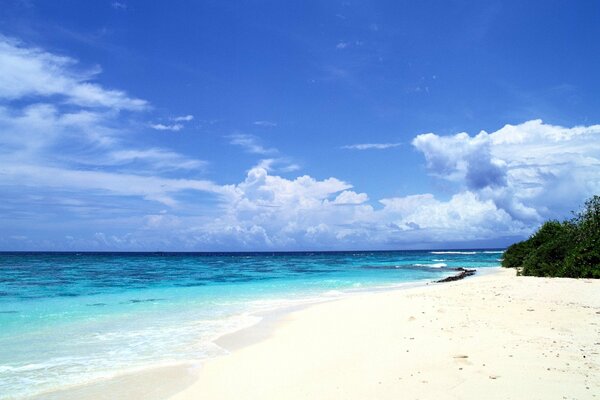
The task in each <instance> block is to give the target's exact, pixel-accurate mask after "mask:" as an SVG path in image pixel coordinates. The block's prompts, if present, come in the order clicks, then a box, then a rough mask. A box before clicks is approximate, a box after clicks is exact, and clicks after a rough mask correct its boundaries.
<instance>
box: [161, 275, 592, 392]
mask: <svg viewBox="0 0 600 400" xmlns="http://www.w3.org/2000/svg"><path fill="white" fill-rule="evenodd" d="M495 269H496V268H495ZM495 272H497V273H493V272H492V271H489V272H486V273H484V274H481V275H478V276H477V277H476V278H475V279H463V280H461V281H458V282H448V283H444V284H431V285H424V286H422V287H418V288H412V289H410V290H390V291H382V292H375V293H362V294H358V295H356V296H348V297H344V298H341V299H336V300H333V301H326V302H323V303H319V304H312V305H307V306H305V307H301V308H300V309H296V310H288V311H290V312H287V313H285V312H284V313H281V315H279V316H271V319H270V320H268V321H266V322H265V323H264V324H262V321H261V322H258V323H257V324H255V325H253V326H252V327H250V328H246V329H244V330H242V331H238V332H234V333H233V334H229V335H225V336H229V343H228V344H227V345H226V346H225V347H229V349H230V351H231V353H230V354H228V355H225V356H220V357H217V358H213V359H210V360H207V361H206V362H205V364H204V365H203V367H202V368H201V369H200V370H199V371H198V374H197V377H196V381H195V382H194V383H192V384H191V385H190V386H188V387H187V388H185V389H183V390H182V391H181V392H179V393H178V394H175V395H174V396H172V397H169V398H170V399H173V400H186V399H193V398H211V399H229V398H231V399H233V398H247V399H252V398H256V399H259V398H260V399H270V398H272V399H276V398H288V399H296V398H340V399H341V398H344V399H360V398H363V399H364V398H382V399H385V398H401V397H407V396H408V397H407V398H441V399H445V398H448V399H456V398H460V399H462V398H465V399H471V398H472V399H475V398H482V397H481V395H482V394H489V393H488V391H492V392H491V393H492V396H491V397H489V398H498V399H500V398H503V399H504V398H514V399H519V398H524V397H523V396H525V398H540V399H542V398H543V399H553V398H556V399H562V398H563V397H562V396H563V395H564V396H567V398H579V399H581V398H584V399H585V398H590V399H591V398H596V397H594V396H593V393H595V392H599V393H600V384H598V383H596V382H594V379H593V377H594V376H596V377H597V376H600V360H599V357H598V353H599V352H600V330H598V323H600V316H598V314H600V296H596V295H595V293H597V290H598V289H600V285H599V284H600V282H595V281H591V280H568V279H566V280H557V279H548V278H528V277H516V276H514V275H515V271H514V270H506V269H501V268H497V271H495ZM492 292H493V293H492ZM557 293H560V294H561V296H560V297H558V296H556V294H557ZM535 295H537V297H536V296H535ZM531 296H534V297H531ZM399 306H400V308H398V307H399ZM408 306H410V307H408ZM544 307H552V308H550V309H548V310H544ZM407 308H409V309H408V310H407ZM509 308H510V309H513V310H512V311H513V312H509V311H507V309H509ZM411 310H412V311H411ZM419 310H420V311H419ZM499 311H500V312H499ZM536 311H538V312H537V313H536ZM596 312H597V313H596ZM420 313H422V314H421V316H419V314H420ZM395 314H399V315H395ZM408 314H414V315H408ZM400 315H401V316H403V317H404V318H402V317H400ZM423 315H431V317H429V320H423V321H422V322H421V323H422V325H418V323H415V322H417V321H421V320H422V316H423ZM582 316H584V318H581V317H582ZM532 317H535V318H532ZM557 317H560V319H559V320H556V318H557ZM494 325H496V326H497V329H494ZM544 325H545V328H547V330H544V329H543V328H542V327H544ZM540 330H541V331H543V334H541V332H540ZM557 332H558V333H557ZM567 332H568V333H567ZM594 335H595V340H592V339H590V337H594ZM549 337H554V338H553V339H552V340H550V338H549ZM249 338H253V339H249ZM220 339H222V338H219V339H218V340H220ZM534 339H535V340H534ZM442 342H443V343H442ZM594 343H596V344H594ZM221 344H225V343H224V342H221ZM582 351H584V352H586V353H587V358H583V357H581V355H580V354H577V353H579V352H582ZM555 352H556V354H557V355H555ZM550 353H551V354H552V356H553V357H554V358H550V356H549V354H550ZM560 353H562V356H561V355H560ZM390 355H394V356H395V358H390ZM565 360H567V361H565ZM544 364H545V366H544V367H542V365H544ZM367 366H368V368H367ZM517 389H518V390H517ZM523 390H525V392H523ZM523 393H527V395H524V394H523ZM559 393H561V395H560V396H558V394H559ZM399 396H400V397H399ZM494 396H497V397H494ZM536 396H538V397H536Z"/></svg>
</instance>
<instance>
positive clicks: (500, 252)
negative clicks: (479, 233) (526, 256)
mask: <svg viewBox="0 0 600 400" xmlns="http://www.w3.org/2000/svg"><path fill="white" fill-rule="evenodd" d="M482 253H483V254H504V250H494V251H491V250H490V251H482Z"/></svg>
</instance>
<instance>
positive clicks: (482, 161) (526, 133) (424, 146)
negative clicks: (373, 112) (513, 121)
mask: <svg viewBox="0 0 600 400" xmlns="http://www.w3.org/2000/svg"><path fill="white" fill-rule="evenodd" d="M413 145H414V146H415V147H416V148H417V149H418V150H420V151H421V152H423V154H424V155H425V159H426V161H427V167H428V169H429V171H430V173H431V174H432V175H433V176H435V177H437V178H440V179H444V180H447V181H450V182H453V183H455V184H456V185H457V188H458V190H469V191H473V192H476V193H478V195H479V196H480V197H481V198H484V199H491V200H492V201H494V203H495V204H496V206H497V207H499V208H500V209H503V210H505V211H506V212H507V213H508V214H509V215H511V216H512V217H513V218H515V219H516V220H521V221H527V222H533V221H538V222H539V221H541V220H542V219H544V218H557V217H561V216H564V215H565V213H566V212H568V210H569V209H572V208H576V206H577V205H578V204H581V202H582V201H583V200H584V199H585V198H586V197H589V196H591V195H593V194H596V193H599V192H600V125H592V126H587V127H577V126H576V127H573V128H565V127H561V126H556V125H549V124H544V123H543V122H542V121H541V120H533V121H528V122H525V123H523V124H520V125H506V126H504V127H503V128H502V129H500V130H498V131H496V132H493V133H489V134H488V133H487V132H485V131H482V132H480V133H479V134H478V135H476V136H473V137H471V136H469V135H468V134H466V133H459V134H456V135H453V136H438V135H436V134H433V133H428V134H424V135H419V136H417V137H416V138H415V139H414V140H413Z"/></svg>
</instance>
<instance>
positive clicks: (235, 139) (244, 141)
mask: <svg viewBox="0 0 600 400" xmlns="http://www.w3.org/2000/svg"><path fill="white" fill-rule="evenodd" d="M229 139H230V141H229V143H230V144H233V145H235V146H241V147H242V148H244V150H246V151H247V152H248V153H254V154H263V155H268V154H274V153H277V149H273V148H266V147H264V146H262V145H261V144H259V142H258V138H257V137H256V136H253V135H246V134H234V135H230V136H229Z"/></svg>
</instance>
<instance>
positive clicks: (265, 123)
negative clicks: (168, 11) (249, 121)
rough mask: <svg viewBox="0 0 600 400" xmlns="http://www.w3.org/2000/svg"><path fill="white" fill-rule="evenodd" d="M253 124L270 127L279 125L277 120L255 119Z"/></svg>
mask: <svg viewBox="0 0 600 400" xmlns="http://www.w3.org/2000/svg"><path fill="white" fill-rule="evenodd" d="M253 124H254V125H257V126H264V127H268V128H273V127H276V126H277V122H273V121H254V122H253Z"/></svg>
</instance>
